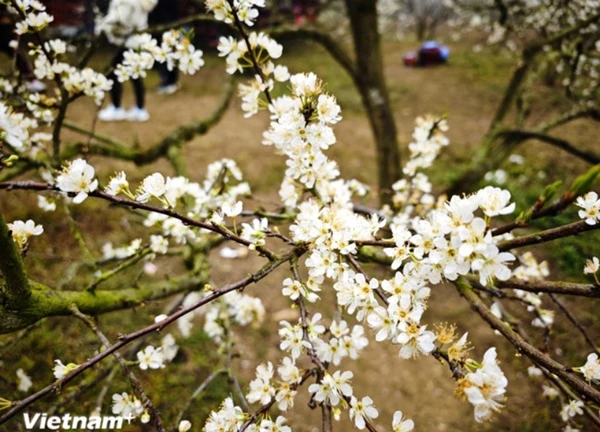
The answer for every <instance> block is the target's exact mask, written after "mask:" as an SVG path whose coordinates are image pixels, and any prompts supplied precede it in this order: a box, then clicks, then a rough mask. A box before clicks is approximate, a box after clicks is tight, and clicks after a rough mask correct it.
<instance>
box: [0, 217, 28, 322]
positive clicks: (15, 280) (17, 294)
mask: <svg viewBox="0 0 600 432" xmlns="http://www.w3.org/2000/svg"><path fill="white" fill-rule="evenodd" d="M0 271H1V272H2V274H1V275H0V276H2V277H3V278H4V280H5V283H4V284H3V283H2V281H1V279H0V310H1V308H3V307H9V308H11V309H13V308H14V309H18V308H19V307H22V306H23V305H25V304H27V303H28V302H29V299H30V297H31V287H30V286H29V279H28V278H27V273H25V268H24V266H23V260H22V259H21V254H20V251H19V248H18V247H17V245H16V244H15V242H14V240H13V238H12V234H11V231H10V229H9V228H8V225H7V224H6V221H5V220H4V218H3V217H2V215H0ZM3 297H4V298H3ZM3 303H5V305H3ZM31 324H33V323H31Z"/></svg>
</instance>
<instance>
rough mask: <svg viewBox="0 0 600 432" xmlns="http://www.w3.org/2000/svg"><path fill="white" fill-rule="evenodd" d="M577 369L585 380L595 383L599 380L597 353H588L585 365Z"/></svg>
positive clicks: (599, 371) (599, 365) (599, 364)
mask: <svg viewBox="0 0 600 432" xmlns="http://www.w3.org/2000/svg"><path fill="white" fill-rule="evenodd" d="M579 371H580V372H581V373H582V374H583V376H584V377H585V379H586V380H588V381H593V382H596V383H597V382H600V360H598V354H596V353H591V354H590V355H588V356H587V361H586V362H585V365H583V366H581V367H580V368H579Z"/></svg>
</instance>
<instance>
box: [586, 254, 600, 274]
mask: <svg viewBox="0 0 600 432" xmlns="http://www.w3.org/2000/svg"><path fill="white" fill-rule="evenodd" d="M598 269H600V260H598V257H592V259H589V260H586V261H585V267H584V268H583V273H584V274H596V273H598Z"/></svg>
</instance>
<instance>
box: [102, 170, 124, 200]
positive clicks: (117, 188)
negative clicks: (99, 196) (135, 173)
mask: <svg viewBox="0 0 600 432" xmlns="http://www.w3.org/2000/svg"><path fill="white" fill-rule="evenodd" d="M104 191H105V192H106V193H107V194H109V195H113V196H117V195H119V194H121V193H129V182H128V181H127V175H126V174H125V173H124V172H123V171H121V172H118V173H116V174H115V175H114V176H113V177H112V178H111V179H110V182H109V183H108V186H106V188H105V189H104Z"/></svg>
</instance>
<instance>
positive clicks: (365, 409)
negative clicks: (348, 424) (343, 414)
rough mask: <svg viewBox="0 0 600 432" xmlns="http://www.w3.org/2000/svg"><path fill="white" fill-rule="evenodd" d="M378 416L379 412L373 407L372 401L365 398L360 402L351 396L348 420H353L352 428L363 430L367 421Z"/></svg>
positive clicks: (367, 397)
mask: <svg viewBox="0 0 600 432" xmlns="http://www.w3.org/2000/svg"><path fill="white" fill-rule="evenodd" d="M378 416H379V412H378V411H377V409H375V407H374V406H373V399H371V398H370V397H369V396H365V397H363V398H362V399H361V400H358V399H356V398H355V397H354V396H352V399H351V400H350V419H351V420H352V419H353V420H354V426H356V428H357V429H359V430H363V429H364V428H365V427H366V422H367V421H369V420H371V419H374V418H377V417H378Z"/></svg>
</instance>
